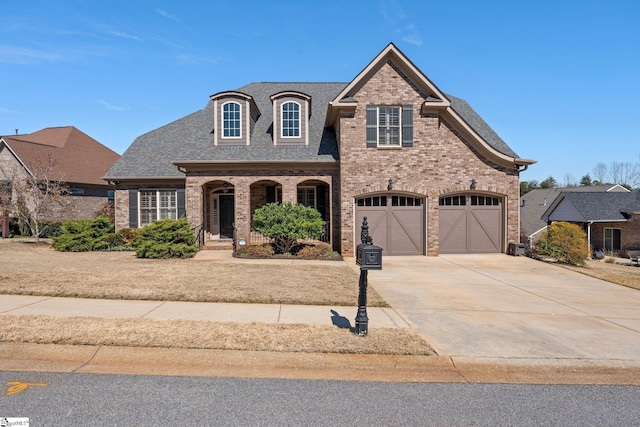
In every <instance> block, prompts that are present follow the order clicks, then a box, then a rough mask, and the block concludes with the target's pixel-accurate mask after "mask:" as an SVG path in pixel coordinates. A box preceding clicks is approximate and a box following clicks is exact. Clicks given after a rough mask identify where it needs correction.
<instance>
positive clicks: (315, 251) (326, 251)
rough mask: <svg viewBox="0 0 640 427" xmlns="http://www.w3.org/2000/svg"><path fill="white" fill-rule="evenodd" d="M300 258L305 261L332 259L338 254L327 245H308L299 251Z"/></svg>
mask: <svg viewBox="0 0 640 427" xmlns="http://www.w3.org/2000/svg"><path fill="white" fill-rule="evenodd" d="M298 256H299V257H300V258H305V259H318V258H331V257H334V256H336V253H335V252H334V251H333V249H332V248H331V245H329V244H327V243H318V244H317V245H306V246H305V247H303V248H302V249H300V250H299V251H298Z"/></svg>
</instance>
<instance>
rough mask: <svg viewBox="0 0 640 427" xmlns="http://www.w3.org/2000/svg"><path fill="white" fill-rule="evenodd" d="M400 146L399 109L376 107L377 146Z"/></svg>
mask: <svg viewBox="0 0 640 427" xmlns="http://www.w3.org/2000/svg"><path fill="white" fill-rule="evenodd" d="M399 145H400V107H378V146H380V147H385V146H387V147H390V146H394V147H396V146H399Z"/></svg>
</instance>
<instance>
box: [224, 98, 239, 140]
mask: <svg viewBox="0 0 640 427" xmlns="http://www.w3.org/2000/svg"><path fill="white" fill-rule="evenodd" d="M222 137H223V138H240V137H241V131H240V104H238V103H237V102H227V103H226V104H224V105H223V106H222Z"/></svg>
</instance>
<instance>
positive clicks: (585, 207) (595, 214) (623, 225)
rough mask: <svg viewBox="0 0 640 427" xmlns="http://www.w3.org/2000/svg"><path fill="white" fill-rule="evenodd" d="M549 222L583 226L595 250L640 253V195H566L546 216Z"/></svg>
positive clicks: (554, 203) (635, 193) (613, 193)
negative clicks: (638, 251) (634, 251)
mask: <svg viewBox="0 0 640 427" xmlns="http://www.w3.org/2000/svg"><path fill="white" fill-rule="evenodd" d="M542 219H543V220H544V221H547V222H554V221H566V222H573V223H577V224H580V225H581V226H582V227H583V228H584V229H585V231H586V232H587V236H588V241H589V243H590V245H591V248H590V249H592V250H596V249H601V250H603V251H604V252H605V253H618V252H624V253H626V251H628V250H637V249H640V191H638V190H635V191H631V192H598V193H588V192H562V193H560V194H559V195H558V197H556V198H555V200H553V202H552V203H551V204H550V205H549V207H548V208H547V209H546V210H545V212H544V213H543V214H542Z"/></svg>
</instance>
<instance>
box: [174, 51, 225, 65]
mask: <svg viewBox="0 0 640 427" xmlns="http://www.w3.org/2000/svg"><path fill="white" fill-rule="evenodd" d="M178 62H179V63H181V64H199V63H202V62H204V63H208V64H217V63H218V61H217V60H216V59H213V58H208V57H206V56H198V55H192V54H189V53H181V54H178Z"/></svg>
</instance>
